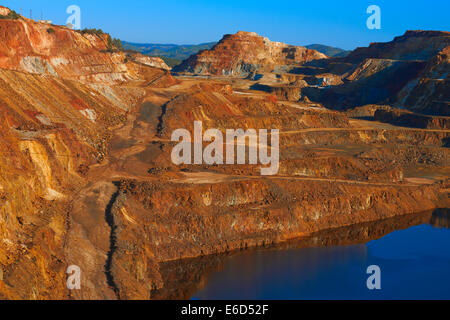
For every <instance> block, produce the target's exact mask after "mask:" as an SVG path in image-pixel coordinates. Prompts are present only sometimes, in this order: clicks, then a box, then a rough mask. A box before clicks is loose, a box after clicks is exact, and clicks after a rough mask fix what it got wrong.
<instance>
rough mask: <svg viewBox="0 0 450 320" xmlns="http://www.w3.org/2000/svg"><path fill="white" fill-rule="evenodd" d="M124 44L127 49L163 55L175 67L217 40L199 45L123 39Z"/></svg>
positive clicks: (208, 47)
mask: <svg viewBox="0 0 450 320" xmlns="http://www.w3.org/2000/svg"><path fill="white" fill-rule="evenodd" d="M122 44H123V47H124V49H125V50H135V51H138V52H140V53H142V54H145V55H149V56H154V57H161V58H162V59H164V61H165V62H166V63H167V64H168V65H169V66H171V67H173V66H175V65H177V64H179V63H181V62H182V61H183V60H186V59H187V58H189V57H190V56H191V55H193V54H196V53H197V52H199V51H201V50H205V49H211V48H212V47H213V46H214V45H215V44H216V42H209V43H201V44H197V45H177V44H155V43H133V42H127V41H122Z"/></svg>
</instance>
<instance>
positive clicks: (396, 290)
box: [191, 209, 450, 300]
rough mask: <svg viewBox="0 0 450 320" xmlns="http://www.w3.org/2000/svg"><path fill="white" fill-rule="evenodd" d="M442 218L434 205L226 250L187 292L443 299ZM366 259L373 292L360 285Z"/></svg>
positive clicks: (448, 240) (449, 279) (448, 232)
mask: <svg viewBox="0 0 450 320" xmlns="http://www.w3.org/2000/svg"><path fill="white" fill-rule="evenodd" d="M449 216H450V215H449V210H448V209H441V210H437V211H435V212H433V213H431V214H428V213H424V214H420V215H417V216H414V217H408V218H409V220H408V218H405V217H402V218H399V219H392V220H389V221H385V222H383V223H381V226H380V224H378V225H375V226H373V225H370V224H366V225H363V226H359V227H356V229H353V230H352V229H351V228H350V229H349V228H347V229H345V228H343V229H342V230H337V231H336V232H335V236H334V237H335V238H336V239H334V238H333V232H329V233H327V234H326V235H318V236H316V237H315V238H314V237H313V238H310V239H307V240H305V241H306V244H302V243H301V242H300V243H299V244H297V245H293V246H292V247H290V248H287V249H275V250H253V251H251V252H245V253H241V254H237V255H232V256H227V257H225V258H223V260H221V261H220V263H219V266H218V268H217V269H218V270H215V271H210V272H209V274H208V275H207V276H205V278H204V279H202V280H201V284H200V285H199V286H198V290H196V291H195V293H193V294H192V295H191V298H193V299H306V300H308V299H450V229H449ZM402 219H403V220H404V221H402ZM405 219H406V220H405ZM358 228H359V229H358ZM352 234H353V235H352ZM364 236H366V239H367V241H366V242H365V240H364ZM339 237H341V239H339ZM352 237H353V238H352ZM370 238H376V239H373V240H370ZM314 239H315V240H314ZM352 242H353V243H352ZM370 265H377V266H379V267H380V271H381V272H380V284H381V289H380V290H369V289H368V288H367V279H368V277H369V276H370V275H369V274H367V268H368V266H370Z"/></svg>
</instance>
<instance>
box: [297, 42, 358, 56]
mask: <svg viewBox="0 0 450 320" xmlns="http://www.w3.org/2000/svg"><path fill="white" fill-rule="evenodd" d="M306 48H308V49H311V50H317V51H319V52H321V53H323V54H325V55H327V56H329V57H334V58H343V57H346V56H347V55H348V54H349V53H350V52H351V51H347V50H344V49H340V48H335V47H330V46H325V45H323V44H311V45H309V46H306Z"/></svg>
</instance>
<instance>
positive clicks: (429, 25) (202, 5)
mask: <svg viewBox="0 0 450 320" xmlns="http://www.w3.org/2000/svg"><path fill="white" fill-rule="evenodd" d="M71 4H76V5H78V6H79V7H80V8H81V17H82V21H81V23H82V27H83V28H84V27H95V28H101V29H103V30H104V31H106V32H109V33H110V34H111V35H112V36H113V37H117V38H120V39H122V40H126V41H131V42H143V43H175V44H197V43H202V42H210V41H218V40H219V39H221V38H222V36H223V35H224V34H226V33H235V32H237V31H239V30H244V31H254V32H257V33H259V34H261V35H264V36H267V37H269V38H270V39H271V40H274V41H282V42H286V43H289V44H294V45H307V44H312V43H321V44H326V45H332V46H337V47H341V48H344V49H353V48H355V47H357V46H367V45H368V44H369V43H370V42H379V41H390V40H392V39H393V38H394V37H395V36H398V35H401V34H403V33H404V32H405V31H406V30H409V29H423V30H444V31H450V19H449V12H450V1H449V0H409V1H407V0H371V1H366V0H345V1H339V0H295V1H286V0H271V1H268V0H257V1H254V0H249V1H245V0H223V1H215V0H189V1H187V0H185V1H182V0H178V1H175V0H159V1H153V0H128V1H115V0H110V1H106V0H71V1H66V0H57V1H55V0H39V1H36V0H6V1H2V2H1V5H3V6H7V7H10V8H13V9H14V10H16V11H17V12H19V13H20V8H22V9H23V14H24V15H25V16H27V17H29V13H30V9H32V10H33V18H35V19H40V17H41V12H43V13H44V19H48V20H52V21H53V22H54V23H56V24H65V22H66V19H67V17H68V14H67V13H66V8H67V7H68V6H69V5H71ZM371 4H376V5H378V6H380V8H381V13H382V29H381V30H368V29H367V28H366V20H367V18H368V16H369V15H368V14H366V9H367V7H368V6H369V5H371Z"/></svg>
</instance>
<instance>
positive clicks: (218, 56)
mask: <svg viewBox="0 0 450 320" xmlns="http://www.w3.org/2000/svg"><path fill="white" fill-rule="evenodd" d="M324 58H326V56H325V55H324V54H322V53H320V52H318V51H315V50H309V49H306V48H304V47H297V46H290V45H287V44H284V43H281V42H272V41H270V40H269V39H267V38H264V37H261V36H259V35H257V34H256V33H254V32H244V31H240V32H238V33H236V34H232V35H225V36H224V37H223V39H222V40H221V41H220V42H219V43H218V44H217V45H216V46H214V48H212V49H211V50H205V51H202V52H200V53H198V54H196V55H193V56H191V57H190V58H189V59H187V60H186V61H184V62H183V63H182V64H181V65H180V66H177V67H176V68H175V69H174V71H177V72H186V73H195V74H213V75H235V76H237V75H247V74H249V73H252V72H256V71H259V72H264V71H267V72H271V71H273V70H274V69H276V68H279V67H283V66H286V65H291V64H302V63H305V62H308V61H311V60H315V59H324Z"/></svg>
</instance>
